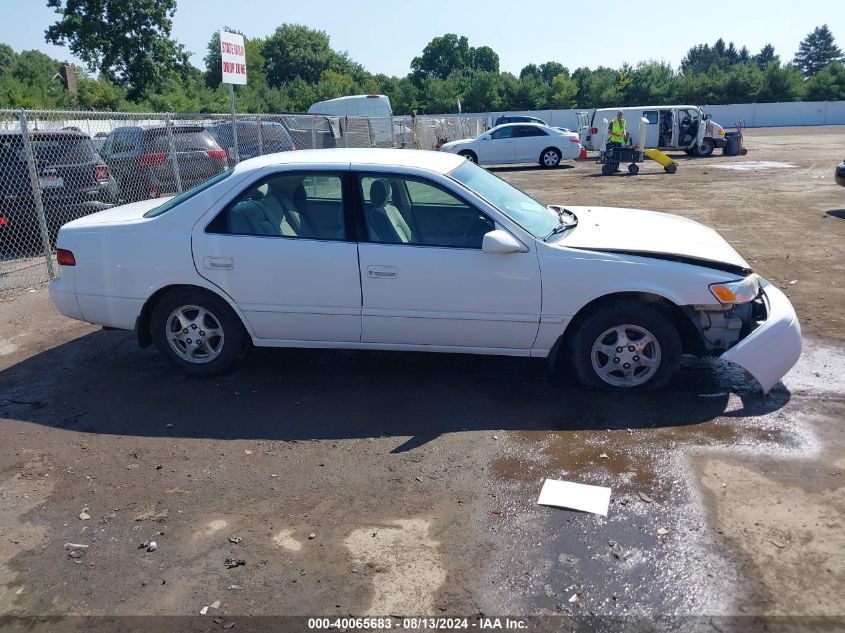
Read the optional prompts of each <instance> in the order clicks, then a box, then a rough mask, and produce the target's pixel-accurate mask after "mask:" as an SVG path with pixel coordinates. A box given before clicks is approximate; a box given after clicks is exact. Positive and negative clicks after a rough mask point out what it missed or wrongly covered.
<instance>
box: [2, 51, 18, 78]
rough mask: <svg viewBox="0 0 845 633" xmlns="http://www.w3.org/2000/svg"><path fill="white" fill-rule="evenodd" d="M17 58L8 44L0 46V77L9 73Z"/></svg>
mask: <svg viewBox="0 0 845 633" xmlns="http://www.w3.org/2000/svg"><path fill="white" fill-rule="evenodd" d="M17 58H18V56H17V54H16V53H15V50H14V49H13V48H12V47H11V46H9V45H8V44H0V77H2V76H3V75H4V74H6V73H7V72H9V71H10V70H11V69H12V66H14V65H15V60H17Z"/></svg>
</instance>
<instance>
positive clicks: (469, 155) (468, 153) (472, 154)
mask: <svg viewBox="0 0 845 633" xmlns="http://www.w3.org/2000/svg"><path fill="white" fill-rule="evenodd" d="M458 156H463V157H464V158H466V159H467V160H468V161H469V162H471V163H475V164H476V165H477V164H478V156H476V155H475V152H471V151H469V150H467V149H465V150H464V151H462V152H458Z"/></svg>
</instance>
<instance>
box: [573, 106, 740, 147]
mask: <svg viewBox="0 0 845 633" xmlns="http://www.w3.org/2000/svg"><path fill="white" fill-rule="evenodd" d="M619 110H622V115H623V116H624V117H625V119H626V120H627V121H628V130H629V132H630V133H631V134H633V135H634V139H635V140H639V139H638V137H637V134H638V131H637V130H638V129H639V120H640V118H641V117H642V118H645V119H646V120H647V121H648V126H647V127H646V141H645V147H646V148H657V149H660V150H683V151H685V152H686V153H687V154H695V155H696V156H710V154H712V153H713V149H714V148H716V147H719V148H724V147H725V129H724V128H723V127H722V126H721V125H719V124H718V123H716V122H715V121H713V120H712V119H711V118H710V115H709V114H705V113H704V111H703V110H702V109H701V108H699V107H698V106H690V105H669V106H632V107H624V108H601V109H599V110H593V111H592V113H590V112H578V114H577V116H578V135H579V136H580V137H581V145H583V146H584V147H586V148H587V149H589V150H594V151H596V150H599V149H601V146H602V145H603V144H604V142H605V141H606V140H607V137H608V136H609V135H608V133H607V126H608V124H609V123H610V120H611V119H613V117H615V116H616V113H617V112H619Z"/></svg>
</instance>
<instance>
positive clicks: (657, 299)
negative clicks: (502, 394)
mask: <svg viewBox="0 0 845 633" xmlns="http://www.w3.org/2000/svg"><path fill="white" fill-rule="evenodd" d="M631 299H634V300H636V301H642V302H643V303H648V304H651V305H654V306H657V307H659V308H660V309H661V310H662V311H663V312H664V314H665V315H666V316H667V317H669V319H670V320H671V321H672V324H673V325H674V326H675V327H676V328H677V330H678V336H680V337H681V349H682V351H683V352H684V353H689V354H699V355H700V354H703V353H704V344H703V342H702V340H701V334H700V333H699V332H698V330H697V329H696V327H695V324H693V323H692V321H690V319H689V317H688V316H687V315H686V314H685V313H684V311H683V310H682V309H681V308H680V307H679V306H678V305H677V304H675V303H673V302H671V301H669V299H667V298H666V297H662V296H660V295H656V294H652V293H649V292H614V293H612V294H609V295H604V296H602V297H598V298H597V299H593V300H592V301H590V302H589V303H588V304H586V305H585V306H583V307H582V308H581V309H580V310H579V311H578V312H577V313H576V314H575V316H574V317H572V319H571V320H570V321H569V323H568V324H567V325H566V329H565V330H564V331H563V334H561V336H560V337H559V338H558V340H557V342H556V343H555V344H554V346H553V347H552V351H551V353H550V354H549V362H550V363H551V364H552V365H556V364H557V360H558V358H559V357H560V355H561V354H563V357H564V358H567V357H568V355H569V353H570V352H569V350H570V349H571V346H570V345H571V340H570V337H571V336H572V333H573V332H575V331H576V329H577V326H578V324H579V323H580V322H581V321H583V320H584V319H586V318H587V317H588V316H590V315H591V314H593V313H595V312H596V311H597V310H600V309H601V308H602V307H603V306H606V305H607V304H609V303H612V302H615V301H620V300H631Z"/></svg>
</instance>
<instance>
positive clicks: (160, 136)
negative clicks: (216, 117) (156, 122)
mask: <svg viewBox="0 0 845 633" xmlns="http://www.w3.org/2000/svg"><path fill="white" fill-rule="evenodd" d="M148 142H149V147H150V151H152V152H168V151H169V150H170V145H169V143H168V140H167V130H164V129H162V130H151V131H150V136H149V141H148ZM173 147H174V148H175V149H176V151H177V152H192V151H202V152H204V151H206V150H209V149H218V145H217V143H216V142H215V141H214V138H212V136H211V134H209V133H208V132H206V131H205V130H180V129H179V128H178V127H174V128H173Z"/></svg>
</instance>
